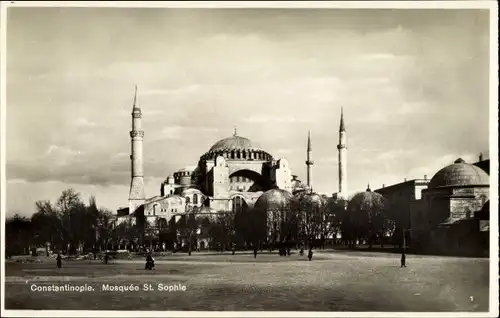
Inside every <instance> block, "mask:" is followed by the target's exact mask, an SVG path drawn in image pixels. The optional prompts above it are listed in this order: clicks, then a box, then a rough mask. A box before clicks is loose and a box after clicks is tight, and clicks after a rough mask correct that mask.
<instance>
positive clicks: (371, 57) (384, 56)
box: [361, 53, 396, 62]
mask: <svg viewBox="0 0 500 318" xmlns="http://www.w3.org/2000/svg"><path fill="white" fill-rule="evenodd" d="M395 58H396V56H395V55H394V54H392V53H371V54H363V55H361V59H363V60H368V61H376V62H379V61H380V60H393V59H395Z"/></svg>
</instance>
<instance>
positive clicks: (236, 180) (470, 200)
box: [117, 88, 490, 253]
mask: <svg viewBox="0 0 500 318" xmlns="http://www.w3.org/2000/svg"><path fill="white" fill-rule="evenodd" d="M141 120H142V112H141V109H140V107H139V105H138V104H137V88H136V93H135V96H134V103H133V110H132V130H131V131H130V137H131V151H132V152H131V156H130V159H131V173H132V175H131V184H130V193H129V200H128V201H129V206H128V207H126V208H121V209H119V210H118V211H117V212H118V213H117V223H121V222H122V221H124V220H127V219H132V220H134V219H135V218H134V216H137V215H142V212H143V213H144V216H145V217H146V219H147V220H148V221H149V222H150V223H151V224H155V222H156V221H158V220H162V219H164V220H165V221H167V222H169V221H171V220H174V221H175V222H177V221H178V220H179V219H180V218H181V217H182V216H183V215H185V214H186V213H197V214H203V215H209V216H216V215H217V214H218V213H221V212H229V211H235V210H236V209H238V207H244V206H246V207H250V208H251V207H254V206H256V207H260V206H265V207H266V210H268V214H269V215H271V214H272V213H270V211H269V207H271V208H272V207H273V206H274V207H275V209H279V208H280V206H282V205H283V204H284V203H286V202H289V201H290V200H291V199H292V198H293V197H301V196H302V195H304V194H307V195H308V196H309V197H310V199H311V200H318V201H319V200H321V199H320V196H319V195H318V194H315V193H314V192H313V173H312V172H313V171H312V166H313V165H314V161H313V158H312V145H311V136H310V134H309V135H308V141H307V149H306V161H305V164H306V167H307V176H306V184H303V183H302V182H301V181H300V180H298V179H297V176H295V175H293V174H292V169H291V167H290V165H289V162H288V160H286V158H274V157H273V156H272V155H271V154H270V153H269V152H268V151H266V150H264V149H262V148H261V147H260V146H258V144H256V143H254V142H253V141H251V140H249V139H247V138H245V137H242V136H239V135H238V134H237V132H236V130H235V131H234V134H233V135H232V136H230V137H227V138H224V139H222V140H219V141H217V142H216V143H215V144H214V145H213V146H212V147H211V148H210V149H209V150H208V151H207V152H205V153H204V154H202V155H201V156H200V158H199V160H198V164H197V165H195V166H188V167H185V168H183V169H180V170H178V171H176V172H174V173H173V175H170V176H168V177H167V178H166V180H165V181H164V182H162V184H161V185H160V189H159V190H160V191H159V192H160V193H159V195H157V196H153V197H150V198H146V195H145V193H144V180H143V178H144V173H143V157H142V155H143V154H142V143H143V138H144V131H142V130H141ZM337 151H338V180H339V186H338V190H339V191H338V192H337V193H334V194H333V199H344V200H347V199H349V202H350V206H356V202H357V201H359V200H369V199H370V198H371V197H373V196H383V197H384V198H385V200H386V202H387V207H388V209H391V213H393V218H394V220H395V222H396V225H395V226H396V228H395V232H394V233H395V234H394V235H400V236H401V235H404V236H405V237H407V239H408V240H407V241H411V242H412V244H413V246H414V248H415V249H419V250H429V249H433V250H438V251H439V253H448V252H450V251H456V252H457V253H463V252H464V251H466V250H470V251H471V252H475V251H477V250H487V246H488V245H489V243H488V242H489V241H488V237H489V183H490V181H489V159H488V160H483V158H482V155H480V159H479V162H476V163H472V164H469V163H466V162H464V161H463V160H462V159H457V160H456V161H455V162H453V163H450V165H449V166H446V167H444V168H442V169H441V170H439V171H438V172H436V173H435V175H434V176H433V177H432V178H431V179H427V176H424V178H423V179H414V180H406V179H405V181H404V182H402V183H398V184H394V185H389V186H387V187H386V186H385V185H382V188H379V189H377V190H375V191H371V189H370V188H369V187H368V189H367V190H366V191H364V192H358V193H356V194H355V195H354V196H352V197H349V198H348V188H347V132H346V128H345V124H344V114H343V111H342V110H341V116H340V127H339V143H338V145H337ZM358 203H359V202H358ZM357 206H363V204H357ZM347 210H348V211H349V208H348V209H347ZM337 238H338V237H337ZM207 243H208V242H205V243H204V244H207Z"/></svg>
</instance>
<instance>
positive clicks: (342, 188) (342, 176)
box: [337, 107, 347, 199]
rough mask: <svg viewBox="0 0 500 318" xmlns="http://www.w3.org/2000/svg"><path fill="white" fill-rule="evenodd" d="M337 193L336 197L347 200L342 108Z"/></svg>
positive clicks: (345, 150) (341, 113)
mask: <svg viewBox="0 0 500 318" xmlns="http://www.w3.org/2000/svg"><path fill="white" fill-rule="evenodd" d="M337 149H338V151H339V193H338V196H339V197H340V198H343V199H347V136H346V130H345V126H344V108H343V107H342V108H341V111H340V127H339V144H338V146H337Z"/></svg>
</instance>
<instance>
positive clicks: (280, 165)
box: [161, 132, 293, 212]
mask: <svg viewBox="0 0 500 318" xmlns="http://www.w3.org/2000/svg"><path fill="white" fill-rule="evenodd" d="M292 185H293V183H292V177H291V169H290V167H289V164H288V161H287V160H286V159H284V158H281V159H274V158H273V156H272V155H271V154H270V153H269V152H267V151H265V150H263V149H262V148H261V147H260V146H259V145H257V144H256V143H254V142H252V141H251V140H250V139H248V138H245V137H242V136H238V135H237V134H236V132H235V133H234V135H233V136H231V137H228V138H224V139H222V140H219V141H217V142H216V143H215V144H214V145H213V146H212V147H210V149H209V150H208V151H207V152H206V153H204V154H203V155H201V156H200V158H199V160H198V165H197V166H195V167H186V168H184V169H181V170H179V171H177V172H176V173H174V176H173V182H172V178H167V180H166V181H165V182H164V183H163V184H162V188H161V193H162V195H165V194H168V193H173V194H177V193H182V192H183V191H184V189H186V188H189V187H191V188H196V189H198V191H200V193H199V195H202V196H203V197H204V198H205V201H204V204H205V205H206V206H209V207H210V208H211V210H213V211H214V212H218V211H231V210H234V209H235V208H236V206H242V205H246V206H253V205H254V204H255V202H256V201H257V198H259V197H260V195H261V194H262V193H263V192H264V191H267V190H269V189H272V188H274V187H277V188H279V189H284V190H286V191H289V192H291V190H292Z"/></svg>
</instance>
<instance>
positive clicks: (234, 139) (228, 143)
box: [209, 135, 261, 152]
mask: <svg viewBox="0 0 500 318" xmlns="http://www.w3.org/2000/svg"><path fill="white" fill-rule="evenodd" d="M260 149H261V148H260V147H259V146H258V145H256V144H255V143H253V142H252V141H250V139H248V138H245V137H241V136H237V135H234V136H231V137H229V138H224V139H222V140H219V141H217V142H216V143H215V144H214V145H213V146H212V147H211V148H210V150H209V152H213V151H225V150H260Z"/></svg>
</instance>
